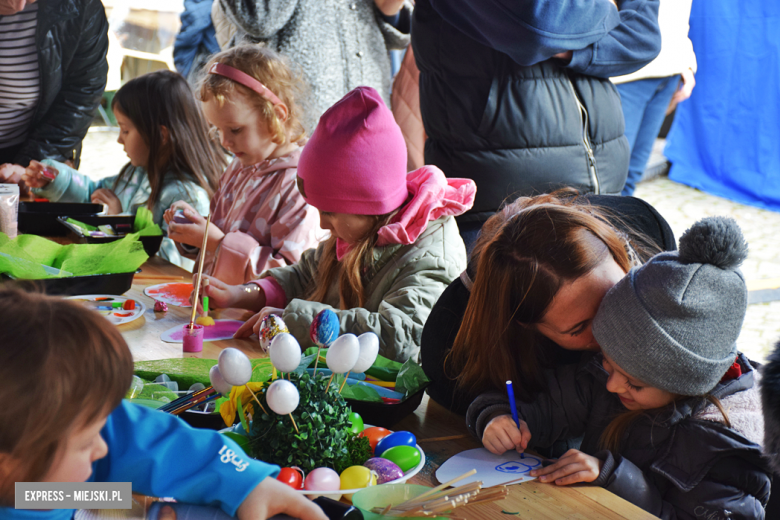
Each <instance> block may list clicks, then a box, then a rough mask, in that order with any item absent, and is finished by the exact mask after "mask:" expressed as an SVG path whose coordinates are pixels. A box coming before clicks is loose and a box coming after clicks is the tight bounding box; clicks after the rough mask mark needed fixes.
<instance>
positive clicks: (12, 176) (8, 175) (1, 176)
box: [0, 163, 25, 184]
mask: <svg viewBox="0 0 780 520" xmlns="http://www.w3.org/2000/svg"><path fill="white" fill-rule="evenodd" d="M24 172H25V170H24V168H22V167H21V166H19V165H18V164H11V163H5V164H0V183H3V184H19V182H20V181H21V180H22V177H23V176H24Z"/></svg>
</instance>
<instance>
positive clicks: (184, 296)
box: [144, 283, 193, 307]
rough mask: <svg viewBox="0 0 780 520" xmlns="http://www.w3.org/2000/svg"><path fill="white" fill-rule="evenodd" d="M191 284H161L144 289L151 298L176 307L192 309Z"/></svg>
mask: <svg viewBox="0 0 780 520" xmlns="http://www.w3.org/2000/svg"><path fill="white" fill-rule="evenodd" d="M192 289H193V287H192V284H191V283H161V284H157V285H150V286H149V287H147V288H146V289H144V294H145V295H147V296H148V297H149V298H152V299H155V300H158V301H161V302H165V303H167V304H168V305H175V306H176V307H192V305H191V304H190V293H192Z"/></svg>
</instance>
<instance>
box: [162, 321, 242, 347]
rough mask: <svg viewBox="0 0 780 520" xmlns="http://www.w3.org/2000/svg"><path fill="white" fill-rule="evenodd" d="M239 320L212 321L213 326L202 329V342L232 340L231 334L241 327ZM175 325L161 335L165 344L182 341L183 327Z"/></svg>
mask: <svg viewBox="0 0 780 520" xmlns="http://www.w3.org/2000/svg"><path fill="white" fill-rule="evenodd" d="M243 324H244V322H243V321H239V320H214V325H211V326H209V327H203V328H204V329H205V330H204V332H203V341H219V340H221V339H233V334H235V333H236V331H237V330H238V328H239V327H240V326H241V325H243ZM184 325H186V324H181V325H176V326H175V327H172V328H170V329H168V330H166V331H165V332H163V333H162V336H160V339H161V340H163V341H164V342H166V343H181V342H182V341H183V339H184V330H183V326H184Z"/></svg>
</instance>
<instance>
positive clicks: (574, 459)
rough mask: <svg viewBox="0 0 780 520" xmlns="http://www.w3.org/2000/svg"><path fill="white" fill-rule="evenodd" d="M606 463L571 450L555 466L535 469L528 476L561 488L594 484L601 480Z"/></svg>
mask: <svg viewBox="0 0 780 520" xmlns="http://www.w3.org/2000/svg"><path fill="white" fill-rule="evenodd" d="M603 465H604V461H602V460H600V459H597V458H596V457H591V456H590V455H585V454H584V453H582V452H581V451H579V450H569V451H567V452H566V453H564V454H563V457H561V458H559V459H558V461H557V462H555V464H551V465H549V466H547V467H546V468H541V469H535V470H532V471H530V472H529V473H528V474H529V475H531V476H532V477H538V478H539V480H541V481H542V482H555V483H556V484H557V485H559V486H565V485H568V484H576V483H577V482H593V481H594V480H596V479H597V478H599V473H601V467H602V466H603Z"/></svg>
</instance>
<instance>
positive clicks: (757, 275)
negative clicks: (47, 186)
mask: <svg viewBox="0 0 780 520" xmlns="http://www.w3.org/2000/svg"><path fill="white" fill-rule="evenodd" d="M117 136H118V132H117V131H116V130H110V129H106V128H105V127H93V128H92V129H91V131H90V132H89V134H88V135H87V138H86V139H85V140H84V152H83V155H82V164H81V168H80V170H81V172H83V173H85V174H87V175H89V176H90V177H92V178H93V179H101V178H104V177H108V176H110V175H116V174H117V173H119V170H120V168H121V167H122V165H123V164H125V163H126V162H127V156H126V155H125V154H124V152H123V150H122V146H121V145H119V144H118V143H117V142H116V139H117ZM636 196H638V197H640V198H642V199H644V200H646V201H647V202H649V203H650V204H652V205H653V206H655V208H656V209H658V211H659V212H660V213H661V214H662V215H663V216H664V217H665V218H666V220H668V221H669V224H670V225H671V227H672V229H673V230H674V234H675V236H676V237H678V238H679V237H680V235H681V234H682V233H683V232H684V231H685V230H686V229H688V227H690V225H691V224H693V223H694V222H696V221H697V220H699V219H700V218H702V217H706V216H711V215H726V216H731V217H733V218H734V219H735V220H736V221H737V222H738V223H739V225H740V227H741V228H742V231H743V233H744V234H745V237H746V238H747V240H748V243H749V244H750V254H749V256H748V259H747V261H746V262H745V264H744V265H743V267H742V271H743V272H744V274H745V278H746V280H747V281H748V286H749V287H750V288H751V289H753V288H765V287H772V288H777V287H780V240H778V238H777V235H778V231H780V213H775V212H771V211H766V210H763V209H758V208H754V207H751V206H745V205H742V204H738V203H736V202H731V201H729V200H726V199H722V198H719V197H715V196H713V195H708V194H706V193H703V192H700V191H698V190H695V189H693V188H689V187H687V186H684V185H682V184H678V183H676V182H672V181H670V180H669V179H668V178H667V177H657V178H655V179H653V180H650V181H646V182H643V183H641V184H639V186H638V188H637V190H636ZM761 284H763V286H761ZM778 315H780V301H774V302H769V303H759V304H753V305H750V306H749V307H748V312H747V317H746V319H745V325H744V326H743V328H742V334H741V335H740V337H739V340H738V345H739V347H740V349H741V350H742V351H743V352H745V353H746V354H747V355H748V356H749V357H750V358H751V359H755V360H757V361H763V360H764V359H765V357H766V355H767V354H768V353H769V351H770V349H771V347H772V345H773V344H774V343H775V342H776V341H778V340H780V320H779V319H778V318H777V317H778Z"/></svg>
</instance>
